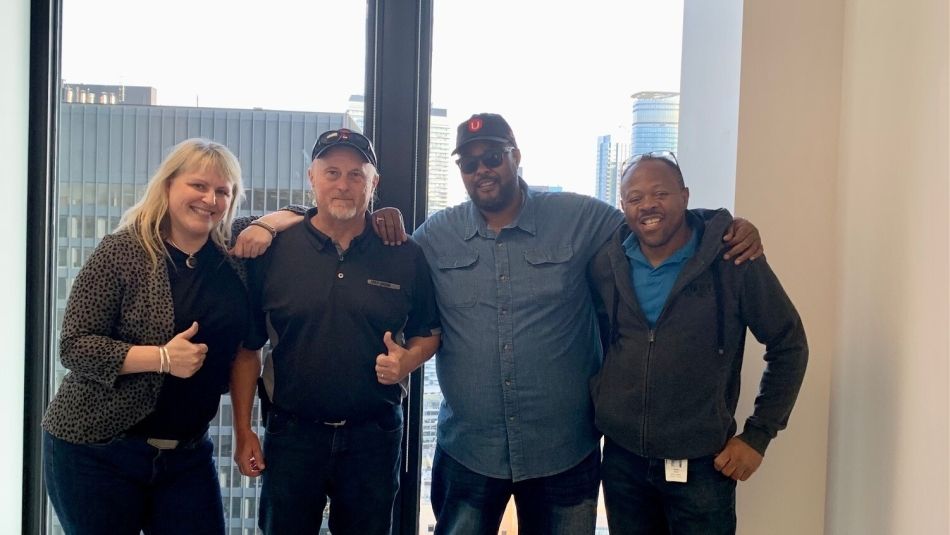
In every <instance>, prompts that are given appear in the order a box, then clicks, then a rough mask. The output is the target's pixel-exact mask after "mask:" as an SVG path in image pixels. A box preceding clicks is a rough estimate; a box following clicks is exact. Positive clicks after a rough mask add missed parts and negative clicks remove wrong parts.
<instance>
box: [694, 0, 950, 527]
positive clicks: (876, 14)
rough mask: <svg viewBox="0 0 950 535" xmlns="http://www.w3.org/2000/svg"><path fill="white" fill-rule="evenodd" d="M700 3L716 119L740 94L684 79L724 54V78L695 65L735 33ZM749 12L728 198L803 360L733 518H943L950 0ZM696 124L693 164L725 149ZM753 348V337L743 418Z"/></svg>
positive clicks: (832, 522)
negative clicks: (754, 245) (779, 289)
mask: <svg viewBox="0 0 950 535" xmlns="http://www.w3.org/2000/svg"><path fill="white" fill-rule="evenodd" d="M706 4H707V3H706V2H704V1H703V0H686V4H685V10H684V18H685V26H684V47H683V55H684V58H683V68H684V74H683V84H682V88H681V91H682V93H683V97H682V98H683V101H684V106H683V110H682V113H681V116H680V121H681V128H682V129H683V130H685V131H686V132H687V133H688V132H690V123H694V124H693V126H695V125H696V124H699V125H700V127H701V126H702V123H704V122H705V123H706V124H709V119H710V118H711V117H712V118H715V117H719V119H718V121H719V122H717V120H714V121H712V124H713V125H718V127H719V128H720V131H725V130H724V127H728V117H727V116H726V115H724V114H723V113H722V112H723V110H728V109H729V108H730V107H731V106H732V102H731V100H730V99H728V98H725V100H724V103H723V109H721V110H716V111H713V112H709V111H708V110H706V109H703V108H704V107H703V106H698V107H697V106H692V107H690V106H687V105H686V104H685V103H687V102H696V101H697V100H703V99H705V100H706V101H707V104H706V105H705V107H714V106H715V105H716V104H715V102H714V101H710V99H709V98H707V96H705V95H701V96H699V97H696V96H694V95H693V94H691V93H694V92H702V91H703V90H704V87H705V86H704V84H705V83H709V84H711V87H713V88H714V91H713V92H712V93H713V96H714V97H715V95H716V94H718V93H721V92H722V90H723V88H724V87H725V86H726V85H727V83H728V80H731V70H730V69H729V68H728V66H729V65H732V61H733V59H732V58H725V59H723V60H722V61H720V62H719V63H720V64H722V65H725V66H726V69H725V70H726V73H725V75H724V76H726V77H727V80H726V82H724V81H723V80H721V79H716V78H715V76H716V73H715V72H713V71H714V70H713V69H709V68H708V65H706V66H705V67H703V66H702V65H701V62H702V61H704V62H707V63H709V62H712V63H716V57H715V54H713V55H710V51H715V53H716V54H728V53H729V50H731V43H735V42H736V36H735V35H729V34H728V32H729V31H730V28H731V25H730V24H722V23H721V20H720V19H719V17H721V16H722V13H721V12H720V13H718V14H715V15H713V14H710V13H709V9H710V8H709V6H708V5H706ZM730 5H731V4H730ZM726 11H729V6H726ZM732 20H734V18H733V19H732ZM697 21H698V22H697ZM741 21H742V26H741V28H742V29H741V32H742V33H741V75H740V84H739V99H738V121H737V125H738V128H737V144H736V149H735V150H736V168H735V174H736V178H735V181H736V182H735V195H736V198H735V211H736V212H737V213H739V214H742V215H744V216H746V217H748V218H749V219H751V220H752V221H753V222H755V224H756V225H757V226H758V227H759V228H760V230H761V231H762V233H763V236H764V241H765V244H766V252H767V256H768V260H769V263H770V264H771V265H772V267H773V269H774V270H775V271H776V272H777V273H778V275H779V277H780V279H781V280H782V282H783V284H784V285H785V288H786V290H787V291H788V293H789V294H790V295H791V296H792V299H793V300H794V301H795V303H796V305H797V307H798V309H799V312H800V313H801V315H802V317H803V320H804V322H805V327H806V330H807V332H808V336H809V343H810V347H811V361H810V363H809V370H808V374H807V376H806V379H805V384H804V387H803V389H802V393H801V396H800V398H799V401H798V404H797V406H796V408H795V412H794V413H793V415H792V419H791V422H790V424H789V429H788V430H786V431H784V432H782V433H781V434H780V435H779V437H778V439H777V440H776V441H775V442H773V444H772V446H771V447H770V449H769V451H768V454H767V455H766V458H765V462H764V464H763V466H762V468H761V469H760V471H759V473H757V474H756V475H755V476H754V477H753V479H752V480H750V481H749V482H746V483H744V484H740V487H739V496H738V500H739V503H738V514H739V532H740V533H748V534H760V533H769V534H785V533H787V534H796V535H797V534H818V533H829V534H852V533H861V534H877V533H881V534H892V533H893V534H904V533H915V534H916V533H924V534H931V533H934V534H936V533H939V534H945V533H950V516H948V515H950V494H948V481H950V466H948V457H950V443H948V434H950V400H948V394H947V392H948V387H950V366H948V351H950V339H948V336H950V334H948V332H950V309H948V307H950V300H948V298H950V285H948V278H950V263H948V250H950V220H948V212H950V187H948V180H950V179H948V175H950V154H948V148H950V138H948V123H950V110H948V89H947V86H948V73H947V70H948V64H950V54H948V49H950V47H948V45H950V43H948V8H947V3H946V1H945V0H910V1H903V2H898V1H896V0H799V1H798V2H786V1H780V0H757V1H754V2H745V3H744V5H743V9H742V14H741ZM706 22H708V23H711V24H712V23H715V24H714V28H713V29H712V30H710V29H708V28H707V30H706V31H705V32H702V31H698V30H696V28H701V27H702V26H703V24H705V23H706ZM690 28H693V31H691V30H690ZM697 37H698V38H697ZM700 60H702V61H700ZM697 65H700V67H697ZM691 66H692V67H691ZM693 69H695V70H693ZM687 70H692V74H694V75H695V76H691V75H690V73H689V72H687ZM697 73H699V74H698V75H697ZM719 98H723V96H722V95H719ZM723 117H725V121H726V122H723ZM694 134H695V133H694ZM695 139H698V140H699V142H700V143H707V144H710V145H712V146H713V147H712V149H711V148H710V147H700V148H699V149H698V150H697V152H696V155H697V160H696V161H691V166H692V168H693V169H696V168H697V165H698V166H699V167H698V168H700V169H701V168H702V165H703V158H709V157H708V156H704V155H706V154H708V153H709V152H710V151H711V150H722V151H725V152H727V153H728V152H729V151H731V150H732V149H731V146H730V144H729V142H728V140H726V141H725V142H723V140H721V139H717V137H716V136H715V134H714V133H706V134H705V137H701V136H697V137H696V138H695ZM691 142H692V141H691ZM681 143H682V144H683V147H684V149H687V148H688V145H687V140H681ZM727 156H728V154H727ZM723 161H724V158H723V157H714V158H711V159H709V162H711V163H710V165H712V167H713V168H715V169H716V172H717V173H721V172H722V170H721V168H720V167H719V166H721V165H722V162H723ZM760 353H761V347H759V346H758V345H757V344H755V343H754V342H753V343H750V344H749V348H748V351H747V361H746V366H745V370H744V373H743V383H744V395H743V399H742V401H741V403H740V408H739V414H738V415H737V416H739V417H740V418H742V417H744V416H745V415H747V414H748V413H749V412H750V411H751V404H752V398H753V396H754V393H755V384H756V382H757V380H758V377H759V375H760V373H761V369H762V365H761V362H760V361H758V360H757V355H758V354H760ZM826 474H827V478H826Z"/></svg>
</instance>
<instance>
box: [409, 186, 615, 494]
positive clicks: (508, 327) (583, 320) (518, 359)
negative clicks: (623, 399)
mask: <svg viewBox="0 0 950 535" xmlns="http://www.w3.org/2000/svg"><path fill="white" fill-rule="evenodd" d="M521 187H522V192H523V193H524V204H523V206H522V209H521V213H520V214H519V216H518V217H517V218H516V219H515V221H513V222H512V223H511V224H509V225H508V226H506V227H504V228H503V229H501V231H500V232H498V233H497V234H496V233H495V232H493V231H492V230H490V229H489V228H488V226H487V224H486V223H485V219H484V218H483V217H482V215H481V213H479V211H478V209H477V208H476V207H475V206H474V205H473V204H472V203H471V201H468V202H465V203H462V204H460V205H458V206H454V207H451V208H447V209H445V210H442V211H441V212H438V213H436V214H434V215H433V216H431V217H429V218H428V219H427V220H426V221H425V222H424V223H423V224H422V226H421V227H419V229H418V230H416V232H415V233H414V234H413V238H414V239H415V240H416V241H417V242H418V243H419V244H420V245H421V246H422V247H423V250H424V251H425V254H426V258H427V260H428V262H429V264H430V266H431V272H432V278H433V282H434V283H435V288H436V299H437V301H438V303H439V312H440V314H441V316H442V347H441V349H440V350H439V353H438V355H437V356H436V361H435V362H436V370H437V372H438V376H439V383H440V385H441V388H442V393H443V395H444V401H443V402H442V406H441V409H440V411H439V425H438V443H439V446H440V447H441V448H442V449H443V450H444V451H445V452H446V453H447V454H448V455H450V456H451V457H452V458H454V459H455V460H457V461H458V462H460V463H462V465H464V466H466V467H467V468H469V469H470V470H473V471H475V472H477V473H480V474H482V475H486V476H490V477H496V478H503V479H510V480H514V481H521V480H525V479H530V478H536V477H543V476H549V475H553V474H557V473H560V472H563V471H565V470H567V469H569V468H571V467H573V466H574V465H576V464H577V463H579V462H580V461H581V460H583V459H584V457H586V456H587V455H588V454H590V452H591V451H593V449H594V448H595V447H597V438H598V435H597V432H596V430H595V428H594V424H593V410H592V405H591V400H590V393H589V390H588V379H589V378H590V377H591V376H592V375H594V373H596V372H597V370H598V369H599V367H600V363H601V348H600V342H599V339H598V337H597V327H596V323H597V320H596V317H595V314H594V310H593V306H592V304H591V297H590V293H589V289H588V286H587V282H586V279H585V270H586V267H587V263H588V261H589V260H590V259H591V258H592V257H593V256H594V254H595V253H596V251H597V250H598V248H599V247H600V246H601V245H603V244H604V243H605V242H606V241H607V240H608V239H609V238H610V236H611V234H612V232H613V231H614V230H616V229H617V227H618V226H619V225H620V224H621V223H622V222H623V215H622V214H621V213H620V212H619V211H618V210H617V209H615V208H612V207H610V206H608V205H607V204H604V203H603V202H601V201H598V200H596V199H593V198H591V197H586V196H582V195H576V194H572V193H541V192H533V191H530V190H528V189H527V185H526V184H525V183H524V182H523V181H522V182H521Z"/></svg>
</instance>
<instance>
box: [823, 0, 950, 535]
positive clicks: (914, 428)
mask: <svg viewBox="0 0 950 535" xmlns="http://www.w3.org/2000/svg"><path fill="white" fill-rule="evenodd" d="M846 13H847V17H846V20H845V28H844V70H843V78H842V99H841V102H842V106H841V144H840V151H839V162H840V167H839V170H840V179H839V184H840V191H841V192H842V193H843V194H842V195H841V196H840V201H839V203H838V204H839V210H838V211H837V216H838V222H837V224H838V226H839V228H840V229H841V232H842V236H843V237H844V239H843V240H842V241H841V243H840V250H839V258H840V259H841V261H840V264H839V277H840V280H841V284H840V287H839V289H838V307H839V309H840V311H841V327H840V331H839V336H838V339H837V347H836V361H835V374H834V381H833V389H832V394H833V395H832V418H831V432H830V435H831V436H830V453H831V455H830V464H829V481H828V509H827V511H828V513H827V514H828V520H827V523H826V526H827V532H828V533H834V534H838V533H842V534H846V533H867V534H876V533H927V534H929V533H941V534H943V533H950V524H948V519H947V511H948V508H950V494H948V489H947V486H948V480H947V474H948V462H947V459H948V456H950V443H948V429H950V428H948V413H950V411H948V397H947V390H948V380H947V378H948V364H947V361H948V341H947V332H948V329H950V314H948V301H947V296H948V291H950V290H948V270H950V265H948V228H950V220H948V215H947V214H948V208H950V205H948V174H950V166H948V156H947V155H948V147H950V138H948V93H947V86H948V63H950V56H948V37H947V35H948V32H947V30H948V9H947V3H946V1H945V0H904V1H902V2H896V1H895V2H868V1H862V0H852V1H848V2H847V3H846Z"/></svg>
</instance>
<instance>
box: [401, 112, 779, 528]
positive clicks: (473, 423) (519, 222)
mask: <svg viewBox="0 0 950 535" xmlns="http://www.w3.org/2000/svg"><path fill="white" fill-rule="evenodd" d="M452 154H458V156H459V158H458V160H457V163H458V166H459V169H460V170H461V173H462V181H463V182H464V183H465V188H466V190H467V191H468V194H469V197H470V198H471V201H469V202H465V203H463V204H461V205H458V206H454V207H451V208H447V209H445V210H442V211H440V212H438V213H436V214H434V215H432V216H431V217H429V218H428V219H427V220H426V221H425V222H424V223H423V224H422V226H420V227H419V228H418V229H417V230H416V232H415V233H414V234H413V237H414V239H415V240H416V241H417V242H418V243H419V245H421V246H422V248H423V250H424V251H425V253H426V258H427V260H428V261H429V264H430V267H431V269H432V277H433V282H434V283H435V288H436V295H437V299H438V302H439V309H440V314H441V316H442V326H443V330H444V335H443V344H442V347H441V348H440V350H439V355H438V357H437V358H436V367H437V370H438V376H439V382H440V386H441V389H442V392H443V395H444V398H445V399H444V402H443V404H442V407H441V410H440V414H439V426H438V438H437V441H438V442H437V448H436V453H435V460H434V465H433V474H432V479H433V481H432V494H431V496H432V506H433V509H434V511H435V515H436V529H435V532H436V533H437V534H440V533H452V534H460V533H462V534H467V533H472V534H478V533H496V532H497V531H498V526H499V524H500V522H501V518H502V515H503V513H504V511H505V507H506V505H507V503H508V501H509V499H510V497H511V496H514V499H515V504H516V506H517V510H518V521H519V529H520V530H521V532H522V533H532V534H533V533H544V534H552V533H564V534H571V535H574V534H586V533H593V531H594V524H595V521H596V516H597V511H596V509H597V493H598V483H599V462H600V452H599V448H598V441H599V434H598V432H597V430H596V429H595V428H594V422H593V417H592V406H591V400H590V394H589V391H588V386H587V380H588V379H589V378H590V377H591V376H592V375H594V373H596V371H597V370H598V368H599V366H600V360H601V348H600V344H599V339H598V337H597V328H596V327H595V325H596V316H595V314H594V310H593V307H592V304H591V295H590V291H589V289H588V285H587V283H586V281H585V271H586V267H587V264H588V261H589V260H590V259H591V258H593V256H594V254H595V253H596V252H597V250H598V248H599V247H600V246H601V245H602V244H604V243H606V242H607V241H608V239H609V238H610V236H611V234H612V233H613V231H615V230H616V229H617V228H618V227H619V226H620V225H621V224H622V223H623V221H624V218H623V214H622V213H621V212H620V211H619V210H617V209H616V208H614V207H611V206H608V205H607V204H604V203H603V202H601V201H598V200H596V199H593V198H591V197H587V196H582V195H576V194H572V193H540V192H534V191H531V190H530V189H529V188H528V186H527V184H526V183H525V182H524V180H522V179H521V178H520V177H519V176H518V173H517V171H518V165H519V164H520V162H521V152H520V151H519V149H518V143H517V141H516V140H515V136H514V134H513V132H512V130H511V128H510V127H509V125H508V123H507V122H506V121H505V119H504V118H502V117H501V116H500V115H497V114H491V113H481V114H477V115H473V116H472V117H471V118H470V119H468V120H467V121H465V122H464V123H462V124H461V125H459V127H458V137H457V145H456V147H455V150H454V151H453V152H452ZM746 223H747V222H746ZM740 226H741V225H740ZM736 234H739V235H738V236H737V235H736ZM750 236H751V237H750ZM726 238H728V240H727V241H728V242H729V243H731V244H732V245H734V246H735V247H734V248H733V249H732V250H730V252H729V254H731V255H734V257H736V258H737V259H738V260H746V259H748V258H751V257H754V256H756V255H758V254H760V252H761V249H760V243H759V242H758V238H757V235H756V233H755V229H754V227H751V225H748V224H746V225H745V228H743V229H740V231H739V232H736V229H730V231H729V233H727V235H726ZM746 238H749V241H746Z"/></svg>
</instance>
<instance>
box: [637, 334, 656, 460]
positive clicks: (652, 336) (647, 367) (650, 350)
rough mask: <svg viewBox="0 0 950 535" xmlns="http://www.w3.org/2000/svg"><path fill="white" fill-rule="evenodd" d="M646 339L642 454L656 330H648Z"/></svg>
mask: <svg viewBox="0 0 950 535" xmlns="http://www.w3.org/2000/svg"><path fill="white" fill-rule="evenodd" d="M647 341H648V342H649V343H650V345H649V346H647V358H646V364H645V366H644V371H643V410H642V413H641V414H643V420H642V422H641V424H640V451H642V452H643V453H644V455H645V454H646V451H647V450H646V447H647V414H649V413H648V412H647V399H648V398H649V392H647V390H648V389H649V388H650V361H651V359H652V357H653V344H654V342H655V341H656V331H654V330H653V329H650V330H649V337H648V338H647Z"/></svg>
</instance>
